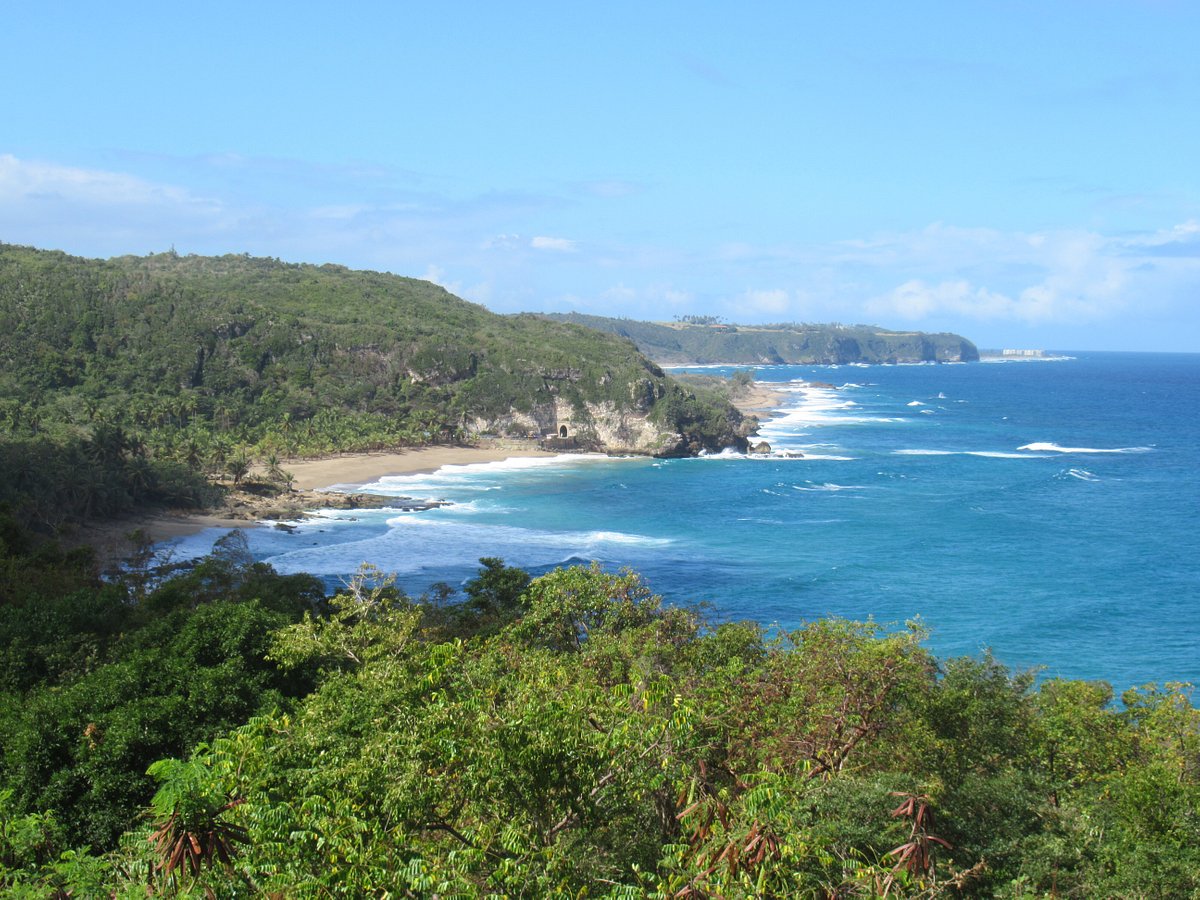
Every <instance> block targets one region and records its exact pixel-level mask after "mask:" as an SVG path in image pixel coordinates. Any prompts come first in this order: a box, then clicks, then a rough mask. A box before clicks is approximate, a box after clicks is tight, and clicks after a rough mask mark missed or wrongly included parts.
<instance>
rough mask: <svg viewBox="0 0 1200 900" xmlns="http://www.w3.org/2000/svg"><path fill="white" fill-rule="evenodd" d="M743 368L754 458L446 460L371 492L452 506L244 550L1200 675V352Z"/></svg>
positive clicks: (1092, 665)
mask: <svg viewBox="0 0 1200 900" xmlns="http://www.w3.org/2000/svg"><path fill="white" fill-rule="evenodd" d="M734 370H735V369H734V368H733V367H727V368H707V369H705V371H708V372H717V373H728V372H732V371H734ZM754 372H755V377H756V378H757V380H758V381H760V382H770V383H775V384H778V385H779V386H780V387H781V388H782V390H783V393H781V394H780V397H779V401H778V407H779V408H778V409H777V410H776V411H775V413H774V414H773V415H772V417H771V418H770V419H769V420H767V421H766V422H765V424H764V426H763V428H762V429H761V431H760V433H761V435H762V438H763V439H765V440H767V441H768V442H769V443H770V444H771V447H772V450H773V453H772V455H770V456H765V457H757V456H749V457H747V456H740V455H731V454H722V455H720V456H710V457H705V458H700V459H682V460H653V459H645V458H637V459H609V458H606V457H600V456H569V455H568V456H561V457H557V458H543V459H535V460H513V461H509V462H507V463H493V464H484V465H475V466H457V467H455V466H451V467H446V468H444V469H442V470H440V471H438V472H437V473H436V474H433V475H414V476H403V477H393V478H384V479H382V480H380V481H379V482H377V483H375V484H372V485H369V486H368V488H367V489H369V490H371V491H375V492H379V493H385V494H395V495H398V496H406V497H419V498H435V499H444V500H448V501H450V505H448V506H446V507H444V508H441V509H435V510H429V511H424V512H412V513H405V512H398V511H395V510H367V511H362V510H358V511H338V512H335V511H326V512H324V513H322V514H321V515H320V516H319V517H317V518H315V519H312V520H309V521H306V522H302V523H297V525H296V528H295V530H294V531H293V532H290V533H289V532H285V531H282V530H279V529H274V528H259V529H253V530H250V531H248V532H247V537H248V540H249V546H250V549H251V551H252V552H253V553H254V555H255V556H256V557H257V558H259V559H262V560H265V561H266V562H269V563H270V564H271V565H273V566H274V567H275V568H276V569H278V570H279V571H281V572H311V573H314V574H316V575H319V576H321V577H323V578H325V579H327V581H328V582H329V583H330V584H331V585H333V584H336V583H337V582H339V581H340V580H343V579H345V578H348V577H349V576H350V575H351V574H352V573H353V572H354V571H356V570H357V569H358V568H359V566H360V565H361V564H362V563H364V562H369V563H372V564H374V565H375V566H377V567H379V568H380V569H382V570H384V571H386V572H394V573H396V574H397V576H398V579H399V582H400V584H401V585H402V586H404V587H405V589H406V590H408V591H409V592H410V593H413V594H420V593H421V592H422V591H425V590H428V589H429V587H430V586H431V585H432V584H434V583H436V582H446V583H449V584H451V585H455V586H457V585H459V584H461V582H462V581H463V580H464V579H466V578H469V577H470V576H471V575H473V574H474V573H475V571H476V570H477V568H478V563H477V560H478V559H479V558H480V557H483V556H494V557H501V558H502V559H504V560H505V562H506V563H508V564H510V565H518V566H522V567H524V568H526V569H528V570H529V571H531V572H533V573H535V574H536V573H541V572H545V571H548V570H550V569H552V568H554V567H555V566H559V565H568V564H574V563H584V562H589V561H591V560H598V561H599V562H600V563H601V564H602V565H604V566H605V567H606V568H612V569H616V568H620V567H623V566H629V567H631V568H633V569H635V570H637V571H638V572H640V573H641V574H642V575H643V576H644V577H645V578H646V580H647V581H648V583H649V585H650V587H651V588H652V589H653V590H654V591H656V592H657V593H660V594H662V595H663V596H664V597H665V598H666V599H667V600H668V601H670V602H672V603H680V604H693V603H704V604H706V606H707V615H708V616H709V618H710V619H711V620H713V621H724V620H736V619H753V620H756V621H759V622H762V623H764V624H766V625H770V626H778V627H782V628H793V627H795V626H797V625H799V624H801V623H802V622H804V621H806V620H810V619H813V618H816V617H821V616H826V615H834V616H842V617H847V618H852V619H862V620H866V619H873V620H875V621H877V622H880V623H884V624H888V625H895V626H897V627H902V626H903V624H904V623H905V622H907V621H909V620H912V619H919V620H920V621H921V622H922V623H923V624H924V626H925V627H926V628H928V630H929V633H930V637H929V640H928V646H929V647H930V649H931V650H932V651H933V652H934V653H936V654H937V655H939V656H942V657H946V656H959V655H975V656H977V655H979V654H981V653H983V652H984V651H985V650H986V649H988V648H990V649H991V650H992V652H993V653H994V654H995V656H996V657H997V658H998V659H999V660H1000V661H1001V662H1003V663H1005V664H1007V665H1009V666H1011V667H1013V668H1014V669H1027V668H1032V667H1038V668H1039V671H1040V673H1041V676H1042V677H1058V676H1061V677H1068V678H1086V679H1104V680H1106V681H1109V682H1110V683H1112V684H1113V686H1114V687H1115V688H1116V689H1117V690H1118V691H1120V690H1123V689H1125V688H1127V687H1130V686H1133V685H1141V684H1144V683H1147V682H1152V681H1153V682H1159V683H1162V682H1167V681H1191V682H1200V652H1198V651H1200V615H1198V613H1200V422H1198V421H1197V420H1198V418H1200V355H1198V354H1140V353H1063V354H1061V355H1059V356H1057V357H1056V358H1053V359H1044V360H1029V361H1005V362H996V363H988V362H983V363H970V364H962V365H915V366H870V367H858V366H842V367H837V366H769V367H761V368H757V369H755V370H754ZM794 454H802V455H794ZM217 536H218V534H217V533H215V532H213V531H212V530H210V531H208V532H202V533H201V534H199V535H195V536H192V537H189V538H186V539H184V540H183V541H181V542H179V544H178V546H177V547H176V548H175V552H176V554H177V556H179V557H187V556H192V555H197V554H200V553H204V552H206V551H207V550H208V549H209V547H211V544H212V542H213V540H214V539H215V537H217Z"/></svg>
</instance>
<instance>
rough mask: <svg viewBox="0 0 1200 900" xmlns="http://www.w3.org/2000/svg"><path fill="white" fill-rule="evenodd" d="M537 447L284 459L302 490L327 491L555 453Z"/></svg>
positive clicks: (452, 448) (439, 449)
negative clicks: (338, 487) (331, 488)
mask: <svg viewBox="0 0 1200 900" xmlns="http://www.w3.org/2000/svg"><path fill="white" fill-rule="evenodd" d="M556 455H557V454H555V453H552V452H550V451H549V450H538V449H537V448H535V447H532V446H530V447H518V446H513V447H505V446H499V445H497V446H486V447H455V446H438V447H414V448H412V449H410V450H393V451H385V452H376V453H344V454H338V455H336V456H328V457H323V458H320V459H298V460H290V461H287V462H284V463H283V464H282V465H283V468H284V469H285V470H287V471H288V472H291V473H292V475H294V476H295V481H294V482H293V484H294V485H295V487H296V488H297V489H298V490H301V491H319V492H324V491H326V490H327V489H328V488H330V487H332V486H333V485H339V486H342V487H361V486H362V485H364V484H370V483H371V482H373V481H378V480H379V479H380V478H383V477H385V476H388V475H427V474H429V473H430V472H436V471H437V470H438V469H440V468H441V467H442V466H466V465H471V464H474V463H489V462H503V461H504V460H507V459H515V458H531V457H547V456H556Z"/></svg>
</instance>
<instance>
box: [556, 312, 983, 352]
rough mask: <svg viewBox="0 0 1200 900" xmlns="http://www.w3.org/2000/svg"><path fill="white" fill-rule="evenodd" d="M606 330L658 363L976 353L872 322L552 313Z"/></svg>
mask: <svg viewBox="0 0 1200 900" xmlns="http://www.w3.org/2000/svg"><path fill="white" fill-rule="evenodd" d="M547 318H549V319H552V320H554V321H557V322H573V323H576V324H579V325H586V326H588V327H589V328H595V329H596V330H598V331H603V332H605V333H606V334H616V335H619V336H621V337H627V338H629V339H630V340H631V341H633V342H634V343H635V344H637V346H638V349H639V350H641V351H642V352H643V353H645V354H646V355H647V356H648V357H650V358H651V359H653V360H655V361H656V362H659V363H661V364H663V365H684V364H688V363H700V364H708V363H730V364H738V363H740V364H746V365H772V364H781V363H791V364H838V365H847V364H849V363H915V362H974V361H976V360H978V359H979V351H978V350H977V349H976V347H975V345H974V344H973V343H971V342H970V341H969V340H967V339H966V338H964V337H962V336H961V335H957V334H926V333H924V332H920V331H888V330H886V329H883V328H877V327H875V326H873V325H807V324H795V323H788V324H780V325H730V324H725V323H722V322H719V321H716V320H711V319H710V317H699V318H700V321H695V322H689V321H682V322H670V323H668V322H638V321H635V320H632V319H610V318H605V317H604V316H588V315H583V314H581V313H554V314H550V315H548V316H547Z"/></svg>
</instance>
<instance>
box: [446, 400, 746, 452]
mask: <svg viewBox="0 0 1200 900" xmlns="http://www.w3.org/2000/svg"><path fill="white" fill-rule="evenodd" d="M721 412H725V413H726V417H725V419H724V420H722V421H720V422H719V424H717V425H716V427H710V428H707V429H706V428H702V427H697V426H698V425H699V424H701V423H705V424H706V423H707V422H708V420H707V418H704V419H701V421H700V422H699V423H698V422H693V421H688V420H679V419H671V420H668V421H655V419H654V417H653V416H652V415H651V414H650V413H649V412H645V411H639V410H637V409H636V408H630V407H622V406H619V405H618V404H616V403H613V402H611V401H608V402H601V403H586V402H585V403H579V404H572V403H569V402H567V401H565V400H561V399H559V400H556V401H554V402H552V403H543V404H539V405H537V406H535V407H533V408H532V409H530V410H528V411H520V410H515V409H512V410H509V412H508V413H507V414H504V415H501V416H496V417H489V418H476V419H474V420H472V421H471V423H470V427H471V429H472V430H473V431H475V432H477V433H498V434H506V435H513V436H521V437H531V438H538V439H539V440H542V441H543V444H544V445H545V446H546V447H548V448H549V449H563V450H592V451H598V452H605V453H614V454H626V453H629V454H646V455H650V456H659V457H679V456H695V455H697V454H699V453H702V452H716V451H719V450H722V449H725V448H727V447H728V448H733V449H737V450H742V451H745V450H746V449H747V446H748V442H747V437H748V436H749V435H750V434H753V433H754V431H755V429H756V428H757V424H758V423H757V421H756V420H755V419H753V418H752V417H743V416H741V415H740V414H739V413H737V411H736V410H730V411H725V410H721ZM718 418H719V417H718Z"/></svg>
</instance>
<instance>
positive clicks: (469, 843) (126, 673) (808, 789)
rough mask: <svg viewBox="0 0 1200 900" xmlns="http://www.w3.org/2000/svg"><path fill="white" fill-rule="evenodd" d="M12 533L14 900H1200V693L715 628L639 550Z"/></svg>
mask: <svg viewBox="0 0 1200 900" xmlns="http://www.w3.org/2000/svg"><path fill="white" fill-rule="evenodd" d="M0 537H2V538H3V543H0V565H2V566H3V568H2V570H0V575H2V577H3V579H4V580H3V583H2V585H0V587H2V590H3V593H2V594H0V598H2V599H3V605H0V646H2V647H3V651H4V653H5V665H4V669H3V671H4V683H3V685H0V692H2V693H0V728H2V729H3V731H2V733H3V734H4V735H5V739H4V743H3V756H2V759H0V779H2V781H0V887H3V889H4V891H5V892H6V895H8V896H29V897H46V896H120V897H135V896H136V897H144V896H146V895H147V893H150V894H152V895H167V896H186V897H235V896H278V897H285V896H286V897H330V896H345V897H364V896H396V897H404V896H408V897H434V896H437V897H477V896H489V895H490V896H525V897H554V896H558V897H582V896H589V897H597V896H606V897H660V898H666V897H681V898H699V897H750V896H759V897H793V896H808V897H826V898H832V897H855V896H863V897H868V896H881V895H885V894H886V895H888V896H895V897H935V896H947V897H958V896H970V897H993V896H996V897H1014V898H1015V897H1079V898H1084V897H1104V896H1108V897H1114V896H1119V897H1189V896H1200V874H1198V873H1200V713H1198V712H1197V710H1196V709H1195V708H1194V707H1193V706H1192V703H1191V699H1190V688H1188V687H1186V686H1179V685H1170V686H1168V687H1167V688H1165V689H1160V688H1155V687H1153V686H1151V687H1147V688H1143V689H1139V690H1134V691H1130V692H1128V693H1126V694H1125V695H1124V697H1123V703H1122V704H1121V705H1120V706H1116V705H1114V704H1113V703H1112V700H1113V697H1112V691H1111V689H1110V688H1109V686H1108V685H1105V684H1101V683H1085V682H1071V681H1059V680H1051V681H1046V682H1044V683H1042V684H1041V685H1040V686H1035V685H1034V683H1033V678H1032V676H1030V675H1029V674H1014V673H1011V672H1009V671H1007V670H1006V669H1005V668H1003V667H1002V666H1001V665H999V664H998V663H997V662H995V661H994V660H992V659H990V658H988V657H984V658H982V659H951V660H944V661H939V660H936V659H934V658H933V657H931V656H930V655H929V654H928V653H927V652H926V651H925V650H924V649H923V647H922V645H921V632H920V630H919V629H917V628H915V627H909V628H904V629H900V630H895V631H889V630H886V629H883V628H880V627H878V626H876V625H872V624H867V625H863V624H856V623H853V622H845V621H822V622H814V623H812V624H809V625H808V626H806V627H804V628H802V629H799V630H797V631H794V632H790V633H786V634H775V633H770V632H767V631H764V629H763V628H761V627H760V626H758V625H754V624H749V623H731V624H722V625H719V626H708V625H705V624H704V622H703V620H702V619H701V618H700V617H699V616H698V615H697V614H696V613H695V612H693V611H689V610H686V609H678V608H666V607H664V606H663V605H662V604H661V603H660V601H659V599H658V598H657V597H655V596H654V595H653V594H652V593H651V592H650V591H649V590H648V588H647V587H646V586H645V585H644V584H643V583H642V582H641V581H640V579H639V578H638V577H637V576H636V575H634V574H632V573H628V572H623V573H611V572H603V571H600V570H599V569H596V568H590V569H589V568H572V569H560V570H557V571H554V572H551V573H550V574H548V575H545V576H543V577H541V578H538V579H536V580H533V581H531V580H530V579H529V577H528V576H527V575H525V573H523V572H521V571H519V570H516V569H512V568H508V567H505V566H504V565H503V564H502V563H501V562H500V561H499V560H483V561H482V562H483V568H482V569H481V570H480V573H479V576H478V577H477V578H476V579H474V580H473V581H471V582H469V583H468V584H467V585H466V586H465V590H464V593H463V595H462V596H461V597H460V596H458V595H455V594H453V592H452V591H450V590H449V589H448V588H444V587H443V588H442V589H440V590H438V591H436V592H434V593H433V594H432V595H431V596H430V597H426V598H421V599H411V598H408V597H405V596H403V595H401V594H400V593H399V592H398V591H397V590H396V589H395V588H394V586H392V585H391V584H390V583H389V582H388V580H387V579H382V578H379V577H377V576H375V575H373V574H372V573H369V572H365V573H363V574H362V576H361V577H359V578H357V579H355V580H354V581H353V582H352V583H351V584H350V585H348V586H347V588H346V590H344V591H342V592H341V593H339V594H338V595H337V596H334V597H330V598H325V597H322V596H320V593H319V591H318V590H317V588H316V585H315V584H314V583H313V582H312V580H311V579H308V578H306V577H304V576H291V577H282V576H278V575H276V574H275V573H274V572H272V571H271V570H270V569H269V568H267V567H265V566H263V565H261V564H254V563H252V562H251V561H250V560H249V559H247V558H246V557H245V555H244V552H243V550H242V548H241V547H240V546H239V544H238V541H237V538H236V537H234V538H231V539H229V540H227V541H226V542H224V543H223V544H222V545H221V546H220V547H218V548H217V552H216V553H215V555H214V556H213V557H211V558H209V559H207V560H205V561H203V562H202V563H200V564H199V565H198V566H196V567H195V568H187V569H182V570H175V571H168V572H158V571H156V570H155V569H154V568H152V567H148V566H145V565H139V566H134V567H133V568H131V569H130V570H128V572H127V573H126V575H125V576H124V577H122V578H121V579H119V580H116V581H110V582H107V583H100V582H97V581H96V580H95V579H94V576H92V575H91V574H90V571H91V569H90V565H89V563H90V561H89V559H88V555H87V553H86V552H76V553H72V554H64V553H63V552H62V551H60V550H58V549H57V548H55V547H53V546H52V545H37V544H34V543H31V541H30V538H29V536H28V535H27V534H26V533H24V532H23V531H22V530H21V529H20V528H18V527H17V526H15V525H14V524H13V523H11V522H8V523H5V524H4V526H3V528H0ZM160 760H161V761H160ZM147 770H148V772H149V774H147Z"/></svg>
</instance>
